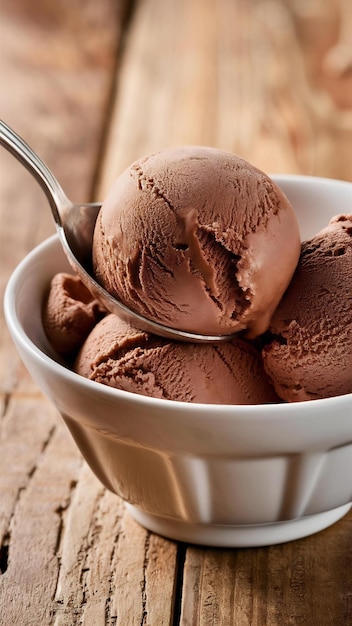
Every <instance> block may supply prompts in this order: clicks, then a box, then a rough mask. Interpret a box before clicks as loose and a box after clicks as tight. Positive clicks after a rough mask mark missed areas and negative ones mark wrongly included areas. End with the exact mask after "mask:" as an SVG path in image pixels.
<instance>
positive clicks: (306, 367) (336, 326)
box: [263, 215, 352, 402]
mask: <svg viewBox="0 0 352 626" xmlns="http://www.w3.org/2000/svg"><path fill="white" fill-rule="evenodd" d="M270 332H271V333H272V334H273V340H272V341H271V343H270V344H268V345H267V346H266V347H265V348H264V350H263V359H264V366H265V369H266V371H267V373H268V375H269V376H270V378H271V379H272V381H273V383H274V385H275V389H276V391H277V393H278V395H279V396H280V397H281V398H282V399H284V400H286V401H288V402H295V401H300V400H312V399H317V398H327V397H331V396H337V395H341V394H345V393H351V392H352V215H339V216H336V217H335V218H333V219H332V220H331V221H330V223H329V225H328V226H327V227H326V228H324V229H323V230H322V231H321V232H319V233H318V234H317V235H316V236H314V237H313V238H312V239H311V240H309V241H306V242H304V243H303V244H302V252H301V257H300V261H299V264H298V267H297V269H296V272H295V274H294V277H293V279H292V281H291V283H290V286H289V288H288V289H287V291H286V293H285V295H284V297H283V298H282V300H281V302H280V304H279V306H278V308H277V309H276V311H275V313H274V315H273V318H272V321H271V325H270Z"/></svg>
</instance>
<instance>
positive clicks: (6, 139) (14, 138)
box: [0, 120, 72, 226]
mask: <svg viewBox="0 0 352 626" xmlns="http://www.w3.org/2000/svg"><path fill="white" fill-rule="evenodd" d="M0 145H1V146H3V147H4V148H6V150H8V152H10V153H11V154H12V155H13V156H14V157H15V158H16V159H17V160H18V161H19V162H20V163H22V165H24V166H25V168H26V169H27V170H28V171H29V172H30V173H31V174H32V176H33V177H34V178H35V179H36V180H37V182H38V183H39V184H40V186H41V188H42V189H43V191H44V193H45V194H46V196H47V198H48V200H49V204H50V207H51V211H52V213H53V216H54V219H55V222H56V224H57V225H58V226H61V225H62V220H61V216H60V212H62V211H61V210H63V209H64V208H65V207H67V206H70V205H72V202H71V201H70V200H69V199H68V198H67V196H66V194H65V192H64V191H63V189H62V187H61V185H60V183H59V182H58V181H57V180H56V178H55V176H54V175H53V174H52V172H51V171H50V170H49V168H48V167H47V166H46V165H45V163H43V161H42V160H41V158H40V157H39V156H38V155H37V154H36V153H35V152H33V150H32V149H31V148H30V147H29V146H28V144H27V143H26V142H25V141H24V140H23V139H21V137H19V135H17V133H15V131H14V130H12V129H11V128H10V127H9V126H8V125H7V124H5V122H3V121H2V120H0Z"/></svg>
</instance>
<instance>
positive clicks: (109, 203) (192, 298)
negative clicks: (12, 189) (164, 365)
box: [93, 146, 300, 338]
mask: <svg viewBox="0 0 352 626" xmlns="http://www.w3.org/2000/svg"><path fill="white" fill-rule="evenodd" d="M299 252H300V235H299V230H298V225H297V221H296V217H295V215H294V212H293V209H292V207H291V205H290V204H289V202H288V200H287V198H286V197H285V196H284V194H283V193H282V192H281V190H280V189H279V188H278V187H277V186H276V184H275V183H274V182H273V181H272V180H271V179H270V178H269V177H268V176H267V175H266V174H264V173H263V172H261V171H259V170H258V169H256V168H255V167H253V166H252V165H250V164H249V163H248V162H247V161H245V160H244V159H241V158H239V157H238V156H235V155H233V154H231V153H228V152H224V151H221V150H217V149H215V148H206V147H194V146H186V147H181V148H175V149H170V150H165V151H161V152H158V153H156V154H153V155H151V156H148V157H146V158H144V159H140V160H138V161H137V162H135V163H134V164H133V165H131V166H130V167H129V168H128V169H127V170H126V171H125V172H124V173H123V174H122V175H121V176H120V177H119V178H118V180H117V181H116V183H115V185H114V186H113V187H112V189H111V191H110V193H109V195H108V197H107V199H106V201H105V202H104V203H103V207H102V209H101V211H100V213H99V216H98V219H97V223H96V228H95V233H94V243H93V265H94V271H95V275H96V277H97V280H98V281H99V282H100V283H101V284H102V285H103V286H104V287H105V288H106V289H107V290H108V291H109V292H110V293H111V294H113V295H114V296H115V297H117V298H118V299H120V300H121V301H122V302H123V303H124V304H126V305H127V306H128V307H130V308H131V309H133V310H135V311H137V312H138V313H140V314H142V315H144V316H145V317H149V318H151V319H154V320H156V321H158V322H161V323H163V324H165V325H167V326H171V327H173V328H177V329H182V330H186V331H189V332H195V333H201V334H206V335H223V334H230V333H234V332H237V331H241V330H244V329H247V335H248V337H251V338H252V337H255V336H257V335H259V334H261V333H263V332H264V331H265V330H266V328H267V326H268V325H269V322H270V318H271V315H272V312H273V311H274V309H275V307H276V306H277V304H278V302H279V301H280V299H281V296H282V294H283V293H284V291H285V289H286V287H287V285H288V283H289V281H290V279H291V277H292V274H293V272H294V269H295V267H296V264H297V262H298V258H299Z"/></svg>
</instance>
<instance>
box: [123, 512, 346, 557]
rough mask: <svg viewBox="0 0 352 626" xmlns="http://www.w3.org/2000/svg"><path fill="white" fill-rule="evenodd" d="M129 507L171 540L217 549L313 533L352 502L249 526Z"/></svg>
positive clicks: (136, 516)
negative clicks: (200, 521) (186, 519)
mask: <svg viewBox="0 0 352 626" xmlns="http://www.w3.org/2000/svg"><path fill="white" fill-rule="evenodd" d="M126 507H127V509H128V511H129V512H130V514H131V515H132V517H133V518H134V519H135V520H136V521H137V522H138V523H139V524H141V525H142V526H144V527H145V528H146V529H147V530H151V531H152V532H154V533H156V534H158V535H163V536H164V537H167V538H168V539H173V540H176V541H184V542H186V543H193V544H197V545H203V546H212V547H217V548H253V547H258V546H268V545H274V544H277V543H284V542H286V541H293V540H295V539H301V538H302V537H308V536H309V535H313V534H314V533H317V532H319V531H320V530H323V529H324V528H327V527H328V526H331V525H332V524H334V523H335V522H337V521H338V520H339V519H341V518H342V517H344V515H346V513H348V511H349V510H350V508H351V507H352V503H349V504H344V505H343V506H339V507H337V508H336V509H332V510H330V511H324V512H323V513H317V514H315V515H308V516H307V517H301V518H299V519H295V520H291V521H287V522H276V523H273V524H258V525H256V524H251V525H248V526H245V525H243V526H229V525H221V524H191V523H188V522H183V521H180V520H175V519H168V518H166V517H162V516H160V515H152V514H150V513H146V512H144V511H142V510H141V509H139V508H138V507H135V506H133V505H131V504H128V503H126Z"/></svg>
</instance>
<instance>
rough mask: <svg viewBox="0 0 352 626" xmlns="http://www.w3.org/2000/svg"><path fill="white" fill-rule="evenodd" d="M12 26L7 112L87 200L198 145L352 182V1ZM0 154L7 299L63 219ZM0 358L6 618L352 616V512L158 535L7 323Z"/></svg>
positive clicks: (6, 60) (276, 1)
mask: <svg viewBox="0 0 352 626" xmlns="http://www.w3.org/2000/svg"><path fill="white" fill-rule="evenodd" d="M0 28H1V36H0V40H1V79H2V80H1V83H2V92H1V102H0V113H1V117H2V118H3V119H4V120H5V121H7V122H8V123H9V124H10V125H12V126H13V127H14V128H15V129H16V130H17V131H18V132H19V133H20V134H21V135H22V136H23V137H24V138H25V139H26V140H27V142H28V143H29V144H31V145H32V146H33V148H34V149H35V150H36V151H37V152H38V153H39V154H40V155H41V156H42V158H43V159H44V160H45V161H46V162H47V163H48V164H49V166H50V167H51V169H52V170H53V171H54V172H55V174H56V175H57V177H58V179H59V180H60V182H61V184H62V186H63V187H64V189H65V190H66V192H67V194H68V196H69V197H70V198H71V199H72V200H74V201H77V202H79V201H88V200H99V199H102V198H103V197H104V195H105V194H106V191H107V189H108V188H109V186H110V185H111V183H112V182H113V180H114V179H115V177H116V176H117V175H118V174H119V173H120V172H121V171H122V169H123V168H124V167H125V166H127V165H128V164H129V163H131V162H132V161H133V160H134V159H136V158H138V157H139V156H142V155H144V154H146V153H149V152H151V151H153V150H157V149H160V148H163V147H166V146H171V145H176V144H183V143H189V144H190V143H193V144H205V145H212V146H217V147H220V148H223V149H226V150H230V151H232V152H236V153H238V154H240V155H242V156H244V157H245V158H247V159H248V160H250V161H251V162H252V163H253V164H255V165H257V166H258V167H260V168H261V169H264V170H265V171H267V172H269V173H273V172H275V173H285V172H286V173H303V174H313V175H318V176H327V177H331V178H342V179H346V180H350V181H351V180H352V4H351V3H350V1H349V0H340V1H338V0H305V1H304V2H303V1H302V2H301V1H300V0H286V1H284V0H135V1H134V2H128V1H127V0H120V1H118V0H99V2H96V0H85V1H83V0H82V1H80V0H72V1H71V0H62V1H59V2H53V1H51V2H50V0H33V1H32V2H27V1H26V0H2V5H1V26H0ZM0 159H1V234H0V236H1V240H0V246H1V247H0V253H1V264H0V267H1V295H2V294H3V290H4V287H5V285H6V282H7V279H8V277H9V275H10V273H11V272H12V271H13V269H14V268H15V266H16V265H17V263H18V262H19V261H20V260H21V259H22V258H23V257H24V256H25V255H26V253H27V252H29V251H30V250H31V249H32V248H33V247H34V246H35V245H36V244H38V243H39V242H41V241H42V240H43V239H45V238H46V237H47V236H49V235H50V234H52V233H53V232H54V225H53V220H52V217H51V215H50V212H49V209H48V205H47V202H46V200H45V197H44V195H43V194H42V192H41V190H40V189H39V187H38V185H37V184H36V183H35V182H34V181H33V179H32V178H31V177H30V176H29V174H28V173H27V172H26V171H25V170H24V168H22V167H21V166H20V165H19V164H18V163H17V162H16V161H15V160H14V159H13V158H12V157H11V156H10V155H8V154H7V153H6V152H5V151H4V150H1V154H0ZM338 211H339V207H336V212H338ZM0 358H1V361H0V365H1V414H0V427H1V438H0V489H1V494H0V545H1V548H0V623H1V625H4V626H13V625H15V624H16V625H17V624H19V625H21V626H27V625H29V624H31V625H32V624H33V625H35V626H42V625H43V626H47V625H48V626H49V625H54V626H71V625H72V626H75V625H80V624H84V625H85V626H87V625H88V626H90V625H91V624H92V625H93V624H94V626H100V625H103V624H104V625H105V624H106V625H111V626H112V625H116V624H119V625H122V626H135V625H137V626H139V625H149V626H161V625H164V624H165V625H166V624H167V625H172V626H176V625H178V624H182V625H183V626H193V625H195V624H201V625H204V626H205V625H206V626H210V625H213V624H214V625H225V626H227V625H230V624H235V625H240V626H251V625H255V626H263V625H268V626H273V625H277V626H279V625H280V626H281V625H295V624H300V625H301V624H303V625H307V626H315V625H316V626H324V625H331V626H340V625H341V626H346V625H347V624H352V574H351V572H352V513H351V514H349V515H347V516H346V517H345V518H343V519H342V520H340V521H339V522H338V523H336V524H335V525H334V526H332V527H330V528H328V529H327V530H325V531H323V532H321V533H318V534H316V535H314V536H312V537H309V538H306V539H302V540H299V541H295V542H291V543H287V544H284V545H278V546H273V547H266V548H258V549H231V550H230V549H229V550H225V549H208V548H200V547H194V546H188V545H184V544H177V543H176V542H173V541H168V540H166V539H163V538H161V537H159V536H156V535H154V534H152V533H149V532H147V531H146V530H144V529H143V528H141V527H140V526H138V525H137V523H135V522H134V521H132V520H131V518H130V517H129V515H128V513H127V512H126V510H125V507H124V504H123V502H122V501H121V500H119V498H118V497H117V496H114V495H112V494H111V493H109V492H107V491H106V490H105V489H104V488H103V487H102V486H101V485H100V483H99V482H98V481H97V479H96V478H95V477H94V476H93V475H92V473H91V471H90V470H89V469H88V467H87V466H86V464H85V462H83V460H82V458H81V456H80V453H79V452H78V450H77V448H76V447H75V444H74V443H73V441H72V439H71V436H70V435H69V433H68V431H67V429H66V427H65V426H64V424H63V422H62V420H61V418H60V416H59V415H58V414H57V413H56V411H55V410H54V409H53V408H52V407H51V405H50V404H49V402H48V401H47V400H46V399H45V398H44V397H43V395H42V394H41V392H40V391H39V390H38V388H37V387H36V385H35V383H34V382H33V380H32V379H31V377H30V376H29V374H28V373H27V372H26V370H25V368H24V366H23V364H22V363H21V360H20V358H19V356H18V354H17V352H16V350H15V348H14V346H13V343H12V341H11V339H10V337H9V334H8V332H7V329H6V327H5V323H4V320H3V318H2V319H1V357H0Z"/></svg>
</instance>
